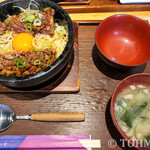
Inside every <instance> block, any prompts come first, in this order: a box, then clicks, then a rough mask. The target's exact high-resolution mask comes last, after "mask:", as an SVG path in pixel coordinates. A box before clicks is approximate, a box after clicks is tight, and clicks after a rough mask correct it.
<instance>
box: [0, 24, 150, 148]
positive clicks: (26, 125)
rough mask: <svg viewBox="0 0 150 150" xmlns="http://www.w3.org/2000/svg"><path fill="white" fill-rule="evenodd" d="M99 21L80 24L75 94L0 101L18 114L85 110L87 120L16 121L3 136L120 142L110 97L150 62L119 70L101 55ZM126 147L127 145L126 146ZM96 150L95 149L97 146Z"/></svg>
mask: <svg viewBox="0 0 150 150" xmlns="http://www.w3.org/2000/svg"><path fill="white" fill-rule="evenodd" d="M97 26H98V24H92V25H86V24H80V25H79V59H80V64H79V68H80V91H79V92H78V93H75V94H44V93H42V94H41V93H34V94H32V93H30V94H1V95H0V103H2V104H6V105H9V106H10V107H12V109H14V110H15V113H16V114H17V115H26V114H32V113H43V112H83V113H85V116H86V117H85V121H84V122H67V123H62V122H36V121H29V120H16V121H15V122H14V123H13V125H12V126H11V127H10V128H9V129H8V130H6V131H4V132H1V133H0V135H68V134H69V135H74V134H75V135H91V136H92V139H101V144H102V148H101V149H102V150H106V149H107V150H109V149H111V148H109V147H108V140H110V139H115V140H117V142H118V145H117V147H116V148H115V150H120V149H122V148H121V146H119V145H121V144H120V142H119V140H120V138H121V136H120V134H119V133H118V131H117V130H116V128H115V127H114V125H113V122H112V120H111V116H110V99H111V95H112V92H113V90H114V89H115V87H116V85H117V84H118V83H119V82H120V80H122V79H123V78H124V77H126V76H128V75H130V74H133V73H139V72H150V64H147V65H146V66H142V67H140V68H138V69H132V70H129V71H121V70H116V69H114V68H111V67H109V66H108V65H106V64H105V63H104V62H103V61H102V60H101V59H100V58H99V56H98V53H97V50H98V49H97V47H96V45H95V31H96V29H97ZM126 149H127V148H126ZM95 150H96V149H95Z"/></svg>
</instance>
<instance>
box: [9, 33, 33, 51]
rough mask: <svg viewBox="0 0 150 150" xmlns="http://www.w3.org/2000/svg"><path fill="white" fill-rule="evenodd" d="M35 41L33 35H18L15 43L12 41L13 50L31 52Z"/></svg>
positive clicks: (14, 40)
mask: <svg viewBox="0 0 150 150" xmlns="http://www.w3.org/2000/svg"><path fill="white" fill-rule="evenodd" d="M33 39H34V37H33V35H32V34H29V33H19V34H17V35H16V36H15V37H14V39H13V41H12V46H13V49H14V50H16V51H24V52H27V51H30V49H31V48H33V46H32V40H33Z"/></svg>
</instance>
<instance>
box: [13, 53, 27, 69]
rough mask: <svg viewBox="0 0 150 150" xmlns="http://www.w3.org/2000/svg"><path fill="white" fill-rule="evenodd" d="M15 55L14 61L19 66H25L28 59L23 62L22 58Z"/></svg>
mask: <svg viewBox="0 0 150 150" xmlns="http://www.w3.org/2000/svg"><path fill="white" fill-rule="evenodd" d="M13 57H14V59H13V62H14V63H15V64H16V66H17V67H19V68H23V67H25V66H26V65H27V62H26V61H24V62H22V60H21V59H19V58H18V57H16V56H15V55H13Z"/></svg>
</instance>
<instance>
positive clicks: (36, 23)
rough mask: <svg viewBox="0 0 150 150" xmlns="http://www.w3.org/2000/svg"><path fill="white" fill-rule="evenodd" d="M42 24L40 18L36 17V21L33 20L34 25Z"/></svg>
mask: <svg viewBox="0 0 150 150" xmlns="http://www.w3.org/2000/svg"><path fill="white" fill-rule="evenodd" d="M41 24H42V23H41V20H40V19H35V20H34V22H33V25H34V26H41Z"/></svg>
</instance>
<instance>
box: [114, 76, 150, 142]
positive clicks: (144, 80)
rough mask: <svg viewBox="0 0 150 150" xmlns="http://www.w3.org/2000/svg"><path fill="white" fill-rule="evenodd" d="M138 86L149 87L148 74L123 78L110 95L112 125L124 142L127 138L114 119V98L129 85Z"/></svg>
mask: <svg viewBox="0 0 150 150" xmlns="http://www.w3.org/2000/svg"><path fill="white" fill-rule="evenodd" d="M138 84H141V85H145V86H150V74H148V73H139V74H134V75H131V76H128V77H127V78H125V79H124V80H122V81H121V82H120V83H119V84H118V86H117V87H116V88H115V90H114V92H113V94H112V98H111V116H112V120H113V123H114V125H115V126H116V128H117V129H118V131H119V132H120V133H121V135H122V136H123V137H124V138H125V139H126V140H129V137H127V136H126V134H125V133H124V132H123V131H122V130H121V128H120V127H119V125H118V123H117V120H116V117H115V110H114V106H115V102H116V98H117V96H118V94H119V93H120V92H122V91H123V90H124V89H125V88H126V87H128V86H129V85H138Z"/></svg>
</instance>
